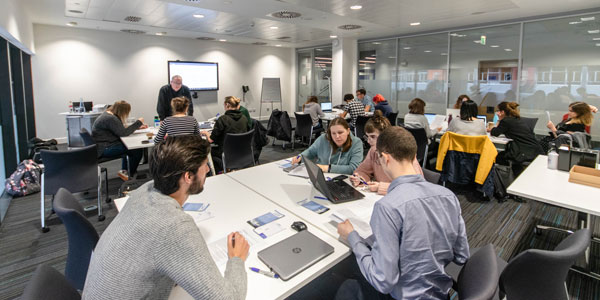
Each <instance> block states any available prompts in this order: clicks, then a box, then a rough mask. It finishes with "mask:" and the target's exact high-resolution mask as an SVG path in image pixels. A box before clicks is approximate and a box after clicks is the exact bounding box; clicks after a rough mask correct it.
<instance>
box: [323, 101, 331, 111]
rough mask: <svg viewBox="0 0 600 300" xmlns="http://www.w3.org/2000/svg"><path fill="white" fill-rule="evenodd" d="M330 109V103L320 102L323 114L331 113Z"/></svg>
mask: <svg viewBox="0 0 600 300" xmlns="http://www.w3.org/2000/svg"><path fill="white" fill-rule="evenodd" d="M332 109H333V108H332V107H331V102H322V103H321V110H322V111H323V112H331V111H332Z"/></svg>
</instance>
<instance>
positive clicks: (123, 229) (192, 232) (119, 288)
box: [83, 182, 247, 299]
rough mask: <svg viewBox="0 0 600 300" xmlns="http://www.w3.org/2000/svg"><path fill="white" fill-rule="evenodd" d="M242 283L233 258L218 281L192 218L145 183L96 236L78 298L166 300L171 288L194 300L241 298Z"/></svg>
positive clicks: (239, 266) (240, 270)
mask: <svg viewBox="0 0 600 300" xmlns="http://www.w3.org/2000/svg"><path fill="white" fill-rule="evenodd" d="M246 281H247V278H246V271H245V269H244V262H243V261H242V260H241V259H240V258H237V257H236V258H231V259H229V261H228V262H227V267H226V269H225V278H223V276H222V275H221V273H220V272H219V270H218V268H217V266H216V264H215V262H214V261H213V259H212V257H211V256H210V253H209V251H208V248H207V246H206V242H205V241H204V238H203V237H202V234H200V230H198V227H197V226H196V224H195V223H194V220H193V219H192V217H191V216H189V215H187V214H186V213H184V212H183V210H182V208H181V206H180V205H179V203H177V201H175V200H174V199H173V198H171V197H169V196H166V195H163V194H161V193H160V192H159V191H158V190H156V189H154V188H153V182H149V183H146V184H144V185H143V186H141V187H140V188H139V189H137V190H136V191H134V192H133V193H131V194H130V197H129V200H128V201H127V203H126V205H125V207H123V210H122V211H121V212H120V213H119V214H118V215H117V217H116V218H115V219H114V220H113V221H112V223H111V224H110V225H109V226H108V228H107V229H106V230H105V231H104V233H103V234H102V236H101V237H100V241H98V244H97V245H96V249H95V250H94V254H93V255H92V260H91V262H90V267H89V270H88V274H87V278H86V281H85V287H84V289H83V299H167V297H168V296H169V293H170V291H171V289H172V287H173V285H174V284H175V283H177V284H178V285H180V286H181V287H182V288H183V289H184V290H185V291H186V292H188V293H189V294H190V295H192V297H194V299H244V298H245V297H246V284H247V283H246Z"/></svg>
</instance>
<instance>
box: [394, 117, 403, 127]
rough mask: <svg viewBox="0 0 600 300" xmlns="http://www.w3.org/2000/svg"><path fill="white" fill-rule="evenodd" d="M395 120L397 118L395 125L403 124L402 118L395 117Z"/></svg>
mask: <svg viewBox="0 0 600 300" xmlns="http://www.w3.org/2000/svg"><path fill="white" fill-rule="evenodd" d="M396 120H397V122H396V125H398V126H402V125H404V118H398V119H396ZM392 125H393V124H392Z"/></svg>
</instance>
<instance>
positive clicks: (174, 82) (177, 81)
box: [171, 75, 183, 92]
mask: <svg viewBox="0 0 600 300" xmlns="http://www.w3.org/2000/svg"><path fill="white" fill-rule="evenodd" d="M182 85H183V79H182V78H181V76H179V75H173V77H171V88H172V89H173V90H174V91H176V92H177V91H179V89H180V88H181V86H182Z"/></svg>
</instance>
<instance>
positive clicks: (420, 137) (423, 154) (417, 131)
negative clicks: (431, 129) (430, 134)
mask: <svg viewBox="0 0 600 300" xmlns="http://www.w3.org/2000/svg"><path fill="white" fill-rule="evenodd" d="M404 128H405V129H406V130H408V132H410V133H411V134H412V135H413V137H414V138H415V141H416V142H417V160H418V161H419V163H420V164H421V167H422V168H423V170H424V169H425V165H426V163H427V152H428V151H429V139H428V138H427V132H425V129H424V128H410V127H404Z"/></svg>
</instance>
